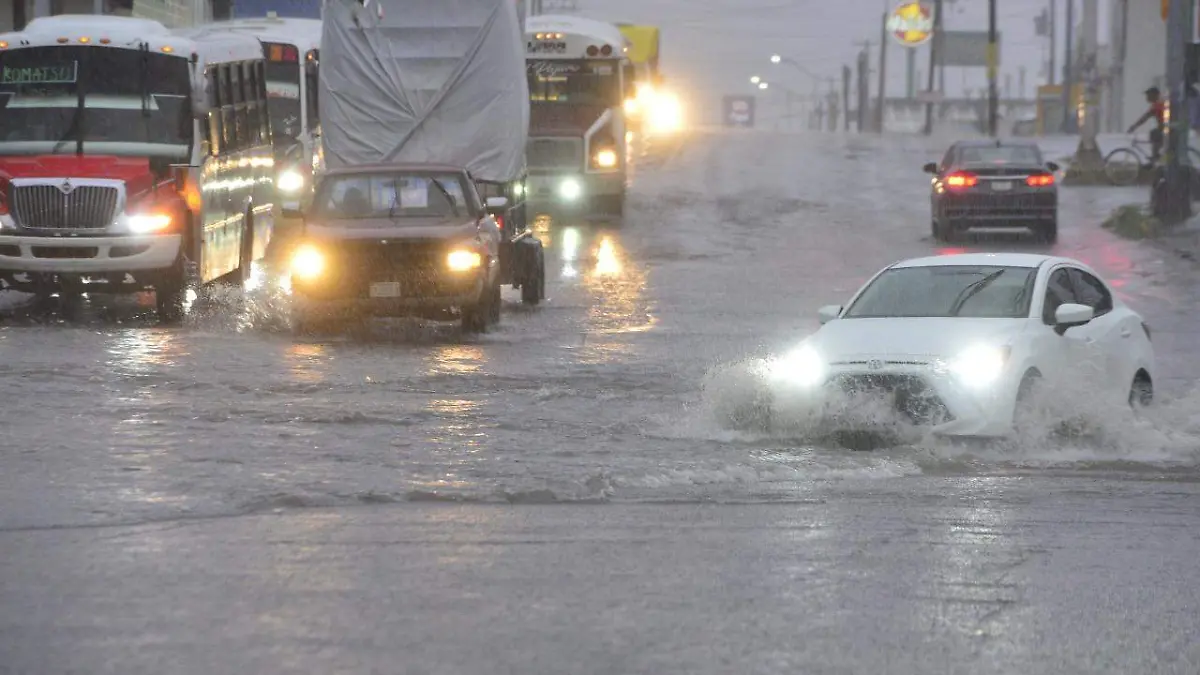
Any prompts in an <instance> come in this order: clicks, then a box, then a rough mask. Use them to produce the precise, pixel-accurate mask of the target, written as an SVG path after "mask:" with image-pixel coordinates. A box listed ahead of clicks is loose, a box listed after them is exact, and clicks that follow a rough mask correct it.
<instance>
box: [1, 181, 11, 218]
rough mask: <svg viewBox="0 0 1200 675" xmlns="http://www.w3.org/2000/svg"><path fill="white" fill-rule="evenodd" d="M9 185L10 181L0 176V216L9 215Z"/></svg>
mask: <svg viewBox="0 0 1200 675" xmlns="http://www.w3.org/2000/svg"><path fill="white" fill-rule="evenodd" d="M8 186H9V182H8V181H7V180H5V179H3V178H0V216H7V215H8Z"/></svg>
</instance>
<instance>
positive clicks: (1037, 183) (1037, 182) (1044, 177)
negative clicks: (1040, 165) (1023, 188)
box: [1025, 173, 1054, 187]
mask: <svg viewBox="0 0 1200 675" xmlns="http://www.w3.org/2000/svg"><path fill="white" fill-rule="evenodd" d="M1025 184H1026V185H1028V186H1029V187H1047V186H1049V185H1054V175H1053V174H1049V173H1040V174H1038V175H1036V176H1030V177H1029V178H1026V179H1025Z"/></svg>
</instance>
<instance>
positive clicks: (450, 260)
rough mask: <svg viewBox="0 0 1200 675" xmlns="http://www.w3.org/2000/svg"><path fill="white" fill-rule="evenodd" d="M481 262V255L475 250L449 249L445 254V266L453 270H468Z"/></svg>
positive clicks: (476, 267)
mask: <svg viewBox="0 0 1200 675" xmlns="http://www.w3.org/2000/svg"><path fill="white" fill-rule="evenodd" d="M482 264H483V256H482V255H480V254H479V253H478V252H476V251H467V250H458V251H451V252H450V255H448V256H446V266H447V267H449V268H450V269H451V271H454V272H469V271H471V270H473V269H478V268H479V266H480V265H482Z"/></svg>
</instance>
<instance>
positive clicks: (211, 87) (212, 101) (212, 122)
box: [204, 67, 225, 156]
mask: <svg viewBox="0 0 1200 675" xmlns="http://www.w3.org/2000/svg"><path fill="white" fill-rule="evenodd" d="M204 77H205V80H207V84H208V104H209V107H210V108H211V111H210V112H209V113H208V124H207V125H205V128H204V131H205V136H206V138H205V140H207V141H208V148H209V153H210V154H212V155H213V156H216V155H219V154H221V150H222V149H224V147H225V146H224V145H223V144H222V142H221V95H220V94H221V89H220V87H219V86H218V83H217V69H216V68H212V67H209V68H208V69H207V70H206V71H205V72H204Z"/></svg>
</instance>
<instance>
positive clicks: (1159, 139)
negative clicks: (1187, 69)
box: [1128, 87, 1167, 166]
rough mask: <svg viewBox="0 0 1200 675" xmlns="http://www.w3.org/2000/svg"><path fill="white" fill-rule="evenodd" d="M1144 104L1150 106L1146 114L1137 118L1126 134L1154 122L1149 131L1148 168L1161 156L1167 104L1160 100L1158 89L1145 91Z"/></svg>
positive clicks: (1151, 88)
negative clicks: (1152, 120)
mask: <svg viewBox="0 0 1200 675" xmlns="http://www.w3.org/2000/svg"><path fill="white" fill-rule="evenodd" d="M1146 102H1147V103H1149V104H1150V108H1149V109H1147V110H1146V113H1145V114H1144V115H1142V116H1141V117H1139V118H1138V121H1137V122H1134V123H1133V126H1131V127H1129V132H1128V133H1131V134H1132V133H1134V132H1135V131H1137V129H1138V127H1140V126H1142V125H1143V124H1145V123H1146V122H1148V121H1150V119H1151V118H1153V119H1154V120H1155V127H1154V128H1153V129H1151V130H1150V166H1154V165H1155V164H1157V163H1158V158H1159V155H1160V154H1162V146H1163V132H1164V131H1165V130H1166V128H1167V102H1166V101H1164V100H1162V93H1161V92H1159V90H1158V87H1150V88H1149V89H1147V90H1146Z"/></svg>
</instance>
